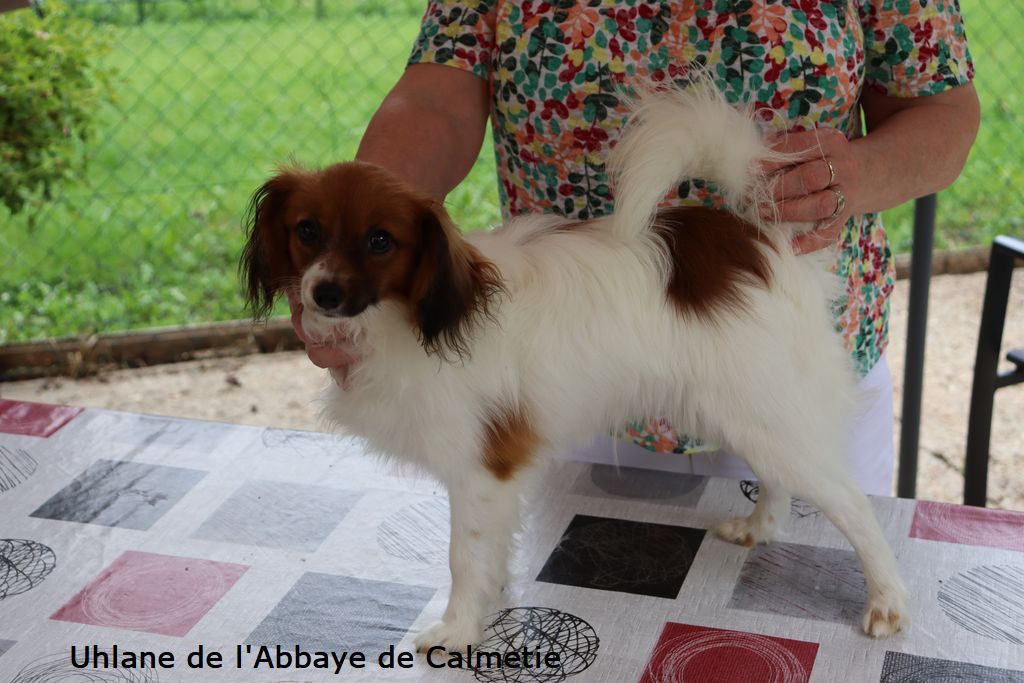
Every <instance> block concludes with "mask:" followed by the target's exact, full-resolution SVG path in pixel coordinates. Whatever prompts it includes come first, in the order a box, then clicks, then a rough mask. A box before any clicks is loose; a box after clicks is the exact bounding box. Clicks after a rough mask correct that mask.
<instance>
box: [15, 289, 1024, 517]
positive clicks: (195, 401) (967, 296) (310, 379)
mask: <svg viewBox="0 0 1024 683" xmlns="http://www.w3.org/2000/svg"><path fill="white" fill-rule="evenodd" d="M984 287H985V275H984V273H976V274H971V275H944V276H940V277H936V278H933V280H932V285H931V303H930V306H929V318H928V341H927V351H926V354H925V384H924V402H923V407H922V425H921V436H920V449H921V451H920V456H919V479H918V496H919V497H920V498H927V499H931V500H939V501H948V502H959V501H960V500H961V499H962V496H963V476H962V474H961V470H962V467H963V457H964V456H963V454H964V444H965V441H966V438H967V436H966V435H967V411H968V405H969V403H970V392H971V381H972V368H973V365H974V354H975V348H976V344H977V336H978V321H979V318H980V315H981V302H982V294H983V292H984ZM907 291H908V283H907V281H905V280H902V281H900V282H899V283H897V286H896V292H895V295H894V297H893V316H892V326H891V329H892V344H891V347H890V351H889V354H888V355H889V361H890V364H891V367H892V371H893V377H894V380H895V385H896V386H895V391H896V396H895V405H896V418H897V424H896V429H897V439H898V434H899V431H898V430H899V413H900V410H901V401H902V378H903V353H904V346H905V345H904V341H905V338H906V321H907ZM1022 302H1024V270H1022V269H1018V270H1017V271H1016V273H1015V275H1014V280H1013V291H1012V293H1011V296H1010V311H1009V314H1008V319H1007V323H1006V330H1005V332H1004V336H1003V339H1004V351H1003V353H1004V354H1005V351H1006V350H1007V349H1008V348H1012V347H1019V346H1024V306H1022V305H1021V304H1022ZM1006 366H1008V364H1006ZM326 381H327V377H326V373H324V372H323V371H321V370H318V369H317V368H315V367H314V366H313V365H311V364H310V363H309V362H308V361H307V360H306V358H305V355H304V354H302V353H278V354H270V355H258V356H246V357H241V358H223V359H215V360H204V361H194V362H188V363H178V364H174V365H164V366H157V367H152V368H147V369H143V370H119V371H115V372H109V373H105V374H103V375H101V376H98V377H94V378H89V379H83V380H68V379H50V380H30V381H24V382H9V383H0V397H3V398H14V399H22V400H27V401H44V402H50V403H67V404H71V405H79V406H88V407H97V408H110V409H114V410H127V411H135V412H145V413H156V414H161V415H176V416H181V417H193V418H203V419H208V420H222V421H226V422H234V423H241V424H252V425H266V426H275V427H290V428H295V429H317V427H318V426H319V425H318V424H317V418H316V415H317V407H316V405H315V400H316V395H317V393H318V388H319V387H321V386H323V384H324V383H325V382H326ZM897 443H898V441H897ZM989 504H990V505H992V506H995V507H1002V508H1008V509H1015V510H1024V385H1018V386H1016V387H1010V388H1006V389H1002V390H1000V391H999V392H997V394H996V408H995V416H994V419H993V427H992V448H991V465H990V475H989Z"/></svg>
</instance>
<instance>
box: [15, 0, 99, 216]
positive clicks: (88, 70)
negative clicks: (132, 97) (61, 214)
mask: <svg viewBox="0 0 1024 683" xmlns="http://www.w3.org/2000/svg"><path fill="white" fill-rule="evenodd" d="M45 7H46V11H45V14H44V16H38V15H36V14H35V13H34V12H32V11H30V10H19V11H16V12H10V13H8V14H0V203H3V204H5V205H6V206H7V207H8V209H10V211H11V213H18V212H19V211H21V210H23V209H24V208H25V206H26V204H28V203H30V202H32V201H35V200H38V199H49V198H50V197H51V195H52V192H53V189H54V187H55V186H56V185H58V184H59V183H61V182H64V181H68V180H73V179H75V178H76V177H78V176H79V174H80V173H81V171H82V167H83V164H84V162H85V155H84V154H83V152H82V149H83V144H82V143H83V142H84V141H85V140H86V139H87V138H88V137H89V135H90V133H91V132H92V118H93V114H94V112H95V111H96V109H97V107H98V106H99V105H100V103H101V102H102V101H104V100H106V99H108V98H109V96H110V95H109V94H110V92H111V90H110V87H109V82H108V77H107V73H106V72H105V71H104V70H102V69H99V68H97V66H96V62H97V59H98V58H99V57H100V56H102V54H103V53H104V52H106V51H107V50H108V49H109V45H108V44H107V42H106V41H105V40H103V38H102V34H101V33H99V32H97V30H96V29H95V28H94V27H93V25H92V24H91V23H89V22H85V21H82V20H80V19H76V18H74V17H71V16H69V14H68V12H67V8H66V7H65V6H64V5H63V4H61V3H58V2H47V3H46V5H45Z"/></svg>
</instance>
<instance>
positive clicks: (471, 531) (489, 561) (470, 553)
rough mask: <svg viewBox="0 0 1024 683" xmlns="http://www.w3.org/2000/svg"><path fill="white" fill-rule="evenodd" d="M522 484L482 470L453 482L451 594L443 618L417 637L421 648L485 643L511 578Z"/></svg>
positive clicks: (458, 646)
mask: <svg viewBox="0 0 1024 683" xmlns="http://www.w3.org/2000/svg"><path fill="white" fill-rule="evenodd" d="M520 488H521V487H520V485H519V483H518V482H517V481H516V480H515V479H510V480H508V481H500V480H499V479H497V478H496V477H494V475H492V474H491V473H490V472H488V471H487V470H484V469H482V468H481V470H480V471H478V472H474V473H473V474H472V475H470V476H469V477H460V478H459V479H458V480H455V481H451V482H449V484H448V497H449V502H450V506H451V532H452V536H451V544H450V546H449V565H450V567H451V572H452V588H451V594H450V595H449V597H448V607H447V608H446V609H445V611H444V616H443V617H442V618H441V621H439V622H436V623H434V624H432V625H431V626H429V627H427V628H426V629H425V630H424V631H422V632H421V633H420V634H419V635H418V636H417V637H416V640H415V643H416V647H417V649H419V650H427V649H429V648H431V647H434V646H435V645H441V646H444V647H445V648H447V649H449V650H451V649H457V648H464V647H465V646H466V645H471V644H476V643H479V642H480V640H481V638H482V635H483V619H484V617H485V616H486V615H487V614H489V613H490V611H491V610H492V609H493V608H494V606H495V604H496V603H497V602H498V599H499V598H500V595H501V589H502V587H503V586H504V584H505V582H506V580H507V577H508V563H509V552H510V550H511V545H512V536H513V534H514V533H515V531H516V529H517V527H518V525H519V494H520Z"/></svg>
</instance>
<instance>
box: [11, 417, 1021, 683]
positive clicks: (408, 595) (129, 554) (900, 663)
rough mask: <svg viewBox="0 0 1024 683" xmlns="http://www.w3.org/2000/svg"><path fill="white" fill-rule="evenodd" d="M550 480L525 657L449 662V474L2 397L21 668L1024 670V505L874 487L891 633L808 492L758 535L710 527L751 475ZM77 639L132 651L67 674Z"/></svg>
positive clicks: (569, 673)
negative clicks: (895, 582) (744, 544)
mask: <svg viewBox="0 0 1024 683" xmlns="http://www.w3.org/2000/svg"><path fill="white" fill-rule="evenodd" d="M659 457H661V458H664V457H668V456H652V458H653V459H652V463H655V464H656V463H657V462H658V460H657V458H659ZM541 486H542V489H541V491H540V492H539V494H538V495H537V497H536V499H535V501H534V502H533V503H531V504H530V505H529V506H527V509H528V511H529V512H528V515H527V519H526V522H525V528H526V531H525V532H524V534H523V535H522V537H521V538H520V539H519V543H518V545H519V549H518V551H517V553H516V562H515V572H514V575H515V578H514V580H513V582H512V584H511V586H510V588H509V595H508V605H509V607H508V608H507V609H505V610H503V611H500V612H496V613H495V615H494V616H493V617H492V618H491V623H490V626H489V628H488V630H487V635H488V640H487V641H486V642H485V643H483V644H482V645H481V646H480V647H481V649H482V650H483V651H484V652H488V653H495V655H494V656H495V657H497V656H498V655H501V654H502V653H505V654H504V660H503V663H504V664H506V665H508V666H505V667H503V668H497V667H496V666H486V665H487V664H488V663H490V664H494V663H496V660H495V659H492V660H490V661H489V662H488V660H486V659H485V660H483V661H482V664H483V665H484V666H481V667H479V668H476V669H475V670H474V669H465V668H463V669H457V668H447V667H445V664H446V663H447V661H448V660H447V658H446V657H443V656H434V657H432V660H431V661H432V662H433V663H434V664H440V665H441V667H442V668H433V667H431V666H430V665H429V664H428V662H427V661H426V659H425V658H424V657H423V656H421V655H420V656H413V655H412V654H410V653H411V651H412V645H411V635H410V633H414V632H415V631H416V630H417V629H419V628H421V627H423V626H424V625H426V624H428V623H430V622H431V621H433V620H435V619H437V618H438V617H439V616H440V613H441V611H442V609H443V607H444V604H445V599H446V596H447V584H448V580H449V577H448V568H447V559H446V548H447V539H448V530H447V519H446V517H447V501H446V496H445V494H444V491H443V489H441V488H440V487H439V486H438V485H437V484H436V483H435V482H433V481H432V480H430V479H429V478H426V477H424V476H422V475H419V474H417V473H416V472H415V471H412V470H409V469H406V468H404V467H402V466H399V465H395V464H388V463H381V462H379V461H377V460H375V459H373V458H370V457H367V456H365V455H364V453H363V448H362V445H361V443H360V442H359V441H358V440H357V439H352V438H342V437H336V436H329V435H326V434H317V433H311V432H297V431H288V430H280V429H261V428H255V427H244V426H237V425H229V424H220V423H213V422H202V421H195V420H182V419H175V418H166V417H155V416H148V415H137V414H129V413H118V412H110V411H105V410H92V409H89V410H80V409H77V408H69V407H62V406H48V405H42V404H29V403H20V402H14V401H3V400H0V681H10V680H14V681H19V682H22V681H33V682H41V681H60V680H90V681H111V682H114V681H179V680H180V681H286V680H289V681H290V680H314V681H318V680H345V681H356V680H358V681H362V680H366V681H387V680H428V681H473V680H478V681H561V680H569V679H574V680H576V681H612V682H616V683H618V682H621V681H644V682H645V683H647V682H651V683H653V682H655V681H669V680H686V681H721V682H726V683H728V682H731V681H743V682H744V683H747V682H750V681H784V682H786V683H789V682H795V681H811V682H813V683H817V682H821V681H885V682H887V683H896V682H898V681H934V680H937V679H940V678H942V677H946V678H945V680H953V679H954V677H956V676H959V678H955V680H970V681H985V682H986V683H991V682H993V681H997V682H1016V683H1021V682H1024V514H1022V513H1016V512H1007V511H998V510H985V509H977V508H965V507H961V506H956V505H945V504H938V503H930V502H924V501H920V502H915V501H909V500H895V499H874V500H873V501H872V503H873V505H874V507H875V510H876V512H877V514H878V516H879V519H880V521H881V523H882V527H883V529H884V531H885V533H886V536H887V537H888V538H889V539H890V541H891V542H892V544H893V548H894V550H895V553H896V556H897V558H898V560H899V563H900V566H901V568H902V571H903V575H904V577H905V578H906V579H907V582H908V584H909V588H910V591H911V594H912V596H913V597H912V600H913V601H912V606H911V626H910V628H909V630H907V631H906V632H904V633H903V634H900V635H899V636H897V637H895V638H892V639H889V640H881V641H873V640H871V639H869V638H867V637H866V636H864V635H862V634H861V633H860V631H859V627H858V624H859V614H860V611H861V608H862V604H863V601H864V596H865V586H864V580H863V577H862V575H861V572H860V569H859V567H858V564H857V562H856V558H855V556H854V554H853V551H852V550H851V549H850V548H849V546H848V545H847V543H846V541H845V539H844V538H843V537H842V536H841V535H840V534H839V533H838V531H837V530H836V529H835V528H834V527H833V526H832V525H831V524H830V523H829V522H828V521H827V520H826V519H824V518H823V516H822V515H821V514H820V513H819V512H818V511H816V510H815V509H813V508H811V507H809V506H808V505H806V504H804V503H801V502H799V501H796V502H794V505H793V507H792V519H791V520H790V524H789V525H788V528H787V531H786V533H785V535H784V537H783V539H782V541H781V542H778V543H775V544H773V545H770V546H764V547H759V548H755V549H749V550H748V549H745V548H741V547H738V546H735V545H731V544H728V543H725V542H723V541H721V540H719V539H717V538H715V537H714V536H713V535H712V534H710V533H709V532H707V529H708V528H709V526H710V525H711V524H712V523H713V522H714V521H716V520H719V519H722V518H724V517H727V516H735V515H738V514H746V513H747V512H748V511H749V510H750V509H751V507H752V503H751V500H753V499H756V495H757V488H756V485H755V484H753V483H752V482H736V481H731V480H725V479H714V478H710V479H708V478H702V477H697V476H693V475H687V474H679V473H671V472H662V471H657V470H652V469H640V468H632V467H631V468H624V469H622V470H621V471H617V470H616V468H614V467H611V466H608V465H601V464H592V463H580V462H571V461H560V462H557V463H555V464H553V465H552V467H551V471H550V472H549V473H548V475H547V476H545V477H544V481H543V483H542V485H541ZM296 643H298V644H299V646H300V650H299V651H298V652H296ZM72 646H74V648H75V649H74V663H77V664H79V665H88V666H90V667H91V666H92V665H94V664H103V663H104V662H103V659H104V658H107V659H108V660H109V658H110V657H111V656H112V655H113V648H114V646H116V647H117V649H118V651H117V662H118V663H119V665H121V666H119V667H118V668H116V669H115V668H112V667H111V668H105V669H99V670H92V671H90V673H89V675H90V676H92V677H91V678H88V679H85V678H84V677H83V678H82V679H73V678H65V677H63V676H70V673H69V672H77V673H78V674H80V675H83V676H84V674H85V670H78V669H74V668H73V666H72V661H73V659H72V650H71V648H72ZM278 646H281V650H280V652H279V650H278ZM524 647H526V649H527V651H526V653H525V656H524V653H523V648H524ZM200 648H201V650H200ZM342 651H344V652H345V653H346V654H345V659H344V661H343V662H342V666H341V668H340V673H337V674H336V673H334V669H335V667H337V666H338V664H337V663H336V660H335V659H334V658H332V653H333V657H335V658H339V659H340V657H341V655H340V654H339V653H340V652H342ZM509 652H517V653H518V655H516V656H513V657H509V656H508V654H507V653H509ZM140 653H148V654H140ZM382 653H383V654H384V656H383V659H382V657H381V655H382ZM551 653H555V655H557V662H558V665H557V666H556V665H554V664H553V662H554V661H555V660H553V659H552V660H547V663H549V664H552V665H551V666H545V665H544V664H545V660H544V659H543V658H544V657H545V656H548V655H551ZM436 654H438V653H435V655H436ZM190 655H191V656H190ZM360 655H362V657H363V659H360ZM218 656H219V657H220V660H219V661H218V659H217V657H218ZM552 656H553V655H552ZM146 657H152V660H153V661H152V663H154V664H157V666H156V668H146V669H138V668H125V667H124V666H123V665H124V664H128V665H132V664H133V663H134V664H137V663H138V662H139V661H140V660H143V659H145V658H146ZM161 658H162V659H161ZM470 659H471V660H472V659H473V657H472V656H471V657H470ZM517 659H518V660H519V661H516V660H517ZM524 660H525V661H524ZM268 662H269V663H270V664H276V663H282V664H286V665H287V664H293V665H294V664H299V665H303V666H301V667H296V666H285V667H283V668H270V667H269V666H268ZM107 663H108V664H109V663H110V662H109V661H108V662H107ZM146 663H147V664H149V663H151V662H150V661H149V660H146ZM161 663H162V664H163V666H160V664H161ZM218 663H219V664H220V667H219V668H214V666H215V665H216V664H218ZM257 663H258V664H259V668H255V669H254V668H252V667H253V666H254V665H256V664H257ZM526 663H528V664H530V666H524V664H526ZM534 663H537V664H539V666H533V664H534ZM190 664H191V665H193V666H195V667H196V668H190V666H189V665H190ZM239 664H240V665H241V668H239ZM317 664H329V665H330V669H322V668H314V666H315V665H317ZM360 664H362V665H363V668H355V667H359V665H360ZM517 664H518V666H517ZM198 665H202V666H201V668H200V667H199V666H198ZM388 665H390V666H388ZM403 667H404V668H403Z"/></svg>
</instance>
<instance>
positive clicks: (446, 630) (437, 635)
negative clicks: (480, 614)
mask: <svg viewBox="0 0 1024 683" xmlns="http://www.w3.org/2000/svg"><path fill="white" fill-rule="evenodd" d="M483 635H484V634H483V629H482V628H481V627H480V624H479V623H478V622H473V621H438V622H435V623H433V624H431V625H430V626H428V627H427V628H425V629H423V630H422V631H420V633H419V635H417V636H416V638H415V639H414V640H413V643H414V644H415V645H416V650H417V651H419V652H426V651H427V650H429V649H430V648H432V647H436V646H438V645H440V646H441V647H443V648H445V649H446V650H465V649H466V646H467V645H477V644H479V643H480V641H481V640H483Z"/></svg>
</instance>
